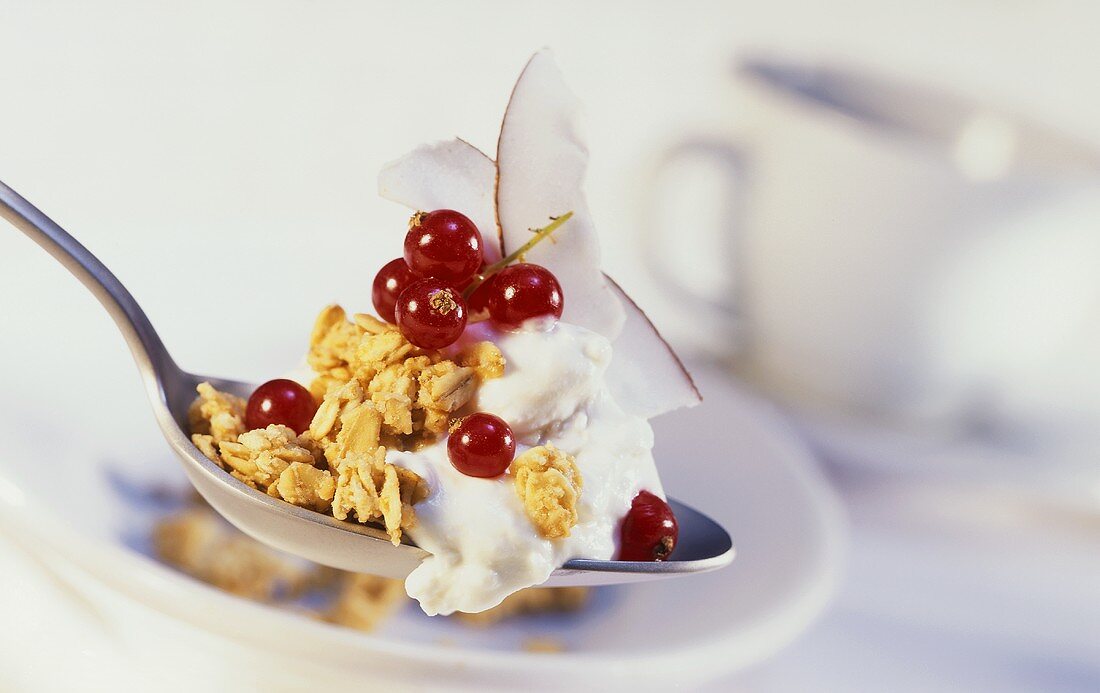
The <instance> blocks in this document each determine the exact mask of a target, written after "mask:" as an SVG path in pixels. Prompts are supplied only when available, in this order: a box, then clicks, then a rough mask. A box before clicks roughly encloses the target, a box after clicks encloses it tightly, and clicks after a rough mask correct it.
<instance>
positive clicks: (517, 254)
mask: <svg viewBox="0 0 1100 693" xmlns="http://www.w3.org/2000/svg"><path fill="white" fill-rule="evenodd" d="M572 216H573V212H572V211H569V212H566V213H565V214H562V215H561V216H560V217H550V219H551V220H552V221H551V222H550V223H549V224H547V225H546V226H544V227H542V228H541V229H534V232H535V235H534V236H532V237H531V239H530V240H529V241H527V242H526V243H524V244H523V245H521V246H520V247H519V248H517V249H516V250H515V251H513V252H511V253H509V254H508V256H507V257H505V258H503V259H502V260H498V261H497V262H494V263H493V264H491V265H489V266H488V267H486V268H485V271H484V272H482V273H481V274H480V275H479V277H478V279H476V280H475V281H474V282H473V283H471V284H470V285H469V286H468V287H466V290H465V291H463V292H462V295H463V297H464V298H469V297H470V296H471V295H472V294H473V293H474V292H475V291H477V288H478V287H479V286H481V285H482V284H483V283H484V282H485V280H486V279H488V278H489V277H491V276H493V275H494V274H496V273H497V272H499V271H501V270H502V269H504V268H505V267H507V266H508V265H510V264H512V263H513V262H515V261H516V260H518V259H520V258H522V257H523V256H524V255H525V254H526V253H527V252H529V251H530V250H531V249H532V248H534V247H535V246H536V245H538V244H539V243H540V242H542V240H543V239H544V238H546V237H547V236H549V235H550V234H552V233H554V232H555V231H557V230H558V229H560V228H561V226H562V224H564V223H565V222H567V221H569V219H570V218H572Z"/></svg>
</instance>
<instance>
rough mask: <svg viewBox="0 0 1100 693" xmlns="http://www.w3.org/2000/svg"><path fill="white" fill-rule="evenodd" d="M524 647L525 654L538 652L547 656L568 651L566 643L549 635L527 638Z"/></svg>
mask: <svg viewBox="0 0 1100 693" xmlns="http://www.w3.org/2000/svg"><path fill="white" fill-rule="evenodd" d="M522 647H523V650H524V651H525V652H538V653H545V654H554V653H557V652H565V650H566V647H565V641H563V640H561V639H559V638H554V637H550V636H548V635H545V636H536V637H531V638H526V639H525V640H524V641H523V645H522Z"/></svg>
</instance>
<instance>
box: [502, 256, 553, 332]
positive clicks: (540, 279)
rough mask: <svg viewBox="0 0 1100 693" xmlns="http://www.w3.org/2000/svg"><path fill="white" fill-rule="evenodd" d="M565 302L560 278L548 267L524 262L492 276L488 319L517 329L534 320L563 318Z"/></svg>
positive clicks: (507, 327) (508, 327) (504, 326)
mask: <svg viewBox="0 0 1100 693" xmlns="http://www.w3.org/2000/svg"><path fill="white" fill-rule="evenodd" d="M563 305H564V302H563V300H562V295H561V285H560V284H558V280H557V277H555V276H554V275H553V273H552V272H551V271H550V270H548V269H546V268H545V267H540V266H539V265H532V264H531V263H529V262H521V263H520V264H518V265H511V266H509V267H505V268H504V269H502V270H501V271H499V272H497V273H496V274H495V275H494V277H493V283H492V286H491V290H490V291H489V317H491V318H492V320H493V322H494V323H496V324H497V325H498V326H500V327H503V328H506V329H515V328H517V327H519V326H520V325H522V324H523V323H524V322H525V321H527V320H530V319H531V318H539V317H543V316H549V315H552V316H554V318H560V317H561V311H562V307H563Z"/></svg>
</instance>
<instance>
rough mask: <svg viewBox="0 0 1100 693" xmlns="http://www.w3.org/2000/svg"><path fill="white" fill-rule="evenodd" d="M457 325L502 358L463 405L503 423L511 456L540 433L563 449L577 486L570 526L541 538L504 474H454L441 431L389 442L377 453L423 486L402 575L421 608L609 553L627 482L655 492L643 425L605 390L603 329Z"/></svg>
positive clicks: (442, 610) (440, 608)
mask: <svg viewBox="0 0 1100 693" xmlns="http://www.w3.org/2000/svg"><path fill="white" fill-rule="evenodd" d="M468 333H469V334H468V335H467V336H466V338H465V339H474V340H484V339H488V340H490V341H492V342H494V343H495V344H496V345H497V347H498V348H499V349H500V350H501V352H502V353H503V354H504V358H505V361H506V366H505V372H504V376H503V377H500V378H496V379H493V380H489V381H487V382H485V383H484V384H483V385H482V386H481V388H480V389H479V392H478V395H477V398H476V400H475V401H474V402H472V403H471V404H470V405H469V407H468V409H469V411H470V412H473V411H485V412H489V413H492V414H496V415H497V416H499V417H501V418H502V419H504V420H505V421H507V422H508V424H509V425H510V426H511V427H512V432H513V434H514V436H515V438H516V442H517V449H516V455H517V456H519V455H521V454H523V452H524V451H525V450H527V449H529V448H531V447H533V446H536V445H544V444H547V443H552V444H553V445H554V446H555V447H557V448H558V449H560V450H562V451H564V452H566V453H568V454H570V455H573V456H574V458H575V459H576V464H577V468H578V469H579V470H580V474H581V478H582V480H583V489H582V491H581V494H580V498H579V501H578V507H577V514H578V523H577V525H576V526H575V527H573V528H572V531H571V533H570V536H568V537H565V538H562V539H554V540H549V539H543V538H542V537H541V536H540V535H539V534H538V532H537V531H536V529H535V527H534V526H533V525H532V523H531V521H530V520H529V519H528V518H527V516H526V514H525V513H524V509H523V504H522V502H521V501H520V499H519V496H518V495H517V494H516V490H515V486H514V482H513V478H512V476H511V475H510V474H504V475H502V476H500V477H498V478H496V479H481V478H475V477H470V476H466V475H464V474H462V473H461V472H459V471H458V470H456V469H455V468H454V467H453V466H452V465H451V463H450V460H449V459H448V457H447V440H446V437H444V438H442V439H440V440H438V441H436V442H435V443H433V444H432V445H429V446H427V447H424V448H421V449H420V450H417V451H415V452H401V451H391V452H389V453H388V454H387V456H386V459H387V461H388V462H391V463H392V464H395V465H398V466H402V467H406V468H408V469H410V470H412V471H414V472H416V473H417V474H419V475H420V476H421V477H423V478H424V479H425V480H426V481H427V483H428V487H429V489H430V495H429V496H428V498H427V499H425V500H424V501H422V502H421V503H419V504H418V505H417V506H416V514H417V524H416V526H415V527H413V528H410V529H409V530H408V534H409V535H410V536H411V537H412V539H413V540H414V541H415V542H416V543H417V545H419V546H420V547H421V548H423V549H424V550H426V551H428V552H430V553H431V556H429V557H428V558H426V559H425V560H424V561H423V562H422V563H421V564H420V565H419V566H418V567H417V568H416V569H415V570H413V572H412V573H411V574H410V575H409V577H408V579H407V580H406V581H405V588H406V591H407V592H408V593H409V595H410V596H411V597H413V598H415V599H416V600H418V601H419V602H420V606H421V608H423V610H424V611H425V612H426V613H428V614H429V615H435V614H449V613H452V612H454V611H466V612H477V611H484V610H486V609H489V608H492V607H493V606H496V605H497V604H499V603H500V602H501V601H502V600H503V599H504V598H505V597H506V596H508V595H509V594H511V593H513V592H515V591H517V590H520V589H523V588H524V587H530V586H532V585H537V584H541V583H542V582H545V581H546V579H547V578H549V577H550V573H552V572H553V571H554V569H555V568H557V567H559V566H561V565H562V564H563V563H565V562H566V561H568V560H569V559H571V558H581V557H583V558H594V559H604V560H606V559H610V558H612V557H613V556H614V555H615V553H616V543H617V535H618V531H617V530H618V525H619V521H620V520H621V519H622V518H623V516H624V515H626V513H627V511H628V510H629V509H630V504H631V502H632V500H633V499H634V496H635V495H637V493H638V491H640V490H643V489H644V490H648V491H650V492H652V493H656V494H658V495H661V496H662V497H663V496H664V493H663V490H662V488H661V483H660V479H659V478H658V476H657V470H656V467H655V465H654V463H653V455H652V448H653V430H652V428H650V426H649V423H648V422H647V421H646V420H645V419H643V418H640V417H637V416H631V415H628V414H626V413H625V412H624V411H623V409H622V408H621V407H620V406H619V404H618V403H617V402H616V401H615V400H614V398H613V397H612V396H611V394H610V392H609V389H608V386H607V383H606V381H605V374H606V371H607V366H608V364H609V363H610V362H611V358H612V353H611V352H612V350H611V344H610V343H609V342H608V340H607V339H606V338H605V337H603V336H601V335H599V334H597V333H595V332H592V331H590V330H587V329H585V328H582V327H578V326H576V325H570V324H567V323H562V322H557V323H553V324H548V323H545V322H542V323H540V322H538V321H533V322H531V323H529V324H527V325H525V326H524V328H523V329H522V330H520V331H517V332H496V331H493V330H492V329H491V328H489V327H488V326H486V325H484V324H479V325H476V326H473V327H471V328H470V330H468Z"/></svg>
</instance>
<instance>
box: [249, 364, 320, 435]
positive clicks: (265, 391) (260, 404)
mask: <svg viewBox="0 0 1100 693" xmlns="http://www.w3.org/2000/svg"><path fill="white" fill-rule="evenodd" d="M316 411H317V402H315V401H314V400H313V395H311V394H309V390H307V389H305V388H304V387H302V386H301V385H299V384H298V383H296V382H294V381H293V380H287V379H285V378H279V379H277V380H268V381H267V382H266V383H264V384H263V385H261V386H259V387H258V388H256V391H255V392H253V393H252V396H251V397H249V398H248V406H247V407H246V408H245V411H244V423H245V425H246V426H248V429H249V430H252V429H255V428H267V427H268V426H270V425H271V424H282V425H283V426H287V427H289V428H291V429H293V430H294V432H295V433H305V432H306V430H307V429H308V428H309V423H310V421H312V420H313V415H314V413H316Z"/></svg>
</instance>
